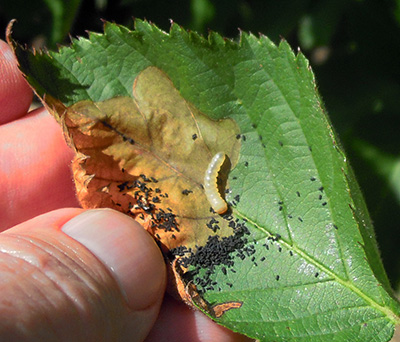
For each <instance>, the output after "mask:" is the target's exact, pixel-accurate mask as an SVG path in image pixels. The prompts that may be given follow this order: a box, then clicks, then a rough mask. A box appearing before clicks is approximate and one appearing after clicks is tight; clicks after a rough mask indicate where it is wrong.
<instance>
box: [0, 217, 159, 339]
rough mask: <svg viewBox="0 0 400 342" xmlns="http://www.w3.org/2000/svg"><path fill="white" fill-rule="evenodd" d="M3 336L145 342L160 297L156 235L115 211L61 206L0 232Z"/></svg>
mask: <svg viewBox="0 0 400 342" xmlns="http://www.w3.org/2000/svg"><path fill="white" fill-rule="evenodd" d="M0 272H1V276H0V288H1V294H2V295H1V298H2V300H0V322H1V324H0V340H1V341H3V340H7V341H33V340H35V341H44V342H45V341H128V340H129V341H142V340H143V339H144V336H146V335H147V333H148V331H149V330H150V328H151V326H152V325H153V323H154V321H155V319H156V317H157V314H158V311H159V307H160V305H161V301H162V298H163V293H164V288H165V282H166V272H165V265H164V261H163V258H162V255H161V253H160V250H159V249H158V247H157V245H156V244H155V242H154V240H153V239H152V238H151V237H150V236H149V234H148V233H147V232H146V231H145V230H144V229H143V228H142V227H141V226H140V225H139V224H138V223H136V222H135V221H133V220H132V219H131V218H129V217H128V216H126V215H123V214H121V213H118V212H116V211H113V210H107V209H105V210H104V209H103V210H101V209H99V210H89V211H85V212H83V211H82V210H81V209H62V210H57V211H54V212H51V213H48V214H46V215H42V216H39V217H37V218H35V219H32V220H30V221H27V222H25V223H23V224H20V225H18V226H16V227H14V228H11V229H9V230H7V231H5V232H3V233H1V234H0Z"/></svg>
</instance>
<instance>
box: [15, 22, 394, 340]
mask: <svg viewBox="0 0 400 342" xmlns="http://www.w3.org/2000/svg"><path fill="white" fill-rule="evenodd" d="M16 55H17V57H18V60H19V62H20V66H21V69H22V70H23V72H24V73H25V74H26V76H27V79H28V80H29V82H30V83H31V84H32V85H33V86H34V88H35V89H36V91H37V93H38V94H39V96H41V97H43V96H45V95H46V97H45V101H46V102H47V105H48V106H50V107H51V106H52V105H56V106H58V107H56V109H57V108H58V110H59V108H60V107H62V106H65V107H70V106H72V105H74V104H76V103H77V102H79V101H85V100H89V101H92V102H102V101H107V100H109V99H113V98H115V97H118V96H125V97H132V86H133V84H134V82H135V79H136V77H137V76H138V75H139V74H140V72H142V71H143V70H145V69H146V68H148V67H149V66H155V67H157V68H159V69H161V70H162V71H163V72H164V73H165V74H166V75H168V77H169V78H170V79H171V80H172V83H173V86H174V87H175V88H176V89H178V91H179V93H180V95H181V96H182V97H183V98H184V99H185V101H187V102H189V103H190V104H191V105H192V106H194V108H196V110H198V111H200V112H202V113H204V114H206V115H208V116H209V117H210V118H212V119H213V120H220V119H223V118H230V119H233V120H234V121H236V123H237V125H238V126H239V128H240V132H241V147H240V155H239V160H238V162H237V165H236V166H235V167H234V168H233V169H232V170H231V172H230V174H229V176H228V180H227V186H228V188H229V191H228V193H227V194H226V200H227V201H228V203H229V205H230V210H231V215H225V216H221V217H220V219H221V220H226V221H232V222H234V225H236V227H237V226H240V227H246V228H247V229H248V230H249V233H250V235H243V234H242V235H240V236H238V234H235V235H233V236H230V237H225V238H223V237H218V236H214V238H212V239H209V240H208V242H207V243H206V244H205V245H201V246H199V248H198V249H197V250H193V251H192V252H191V254H190V255H189V256H187V255H185V256H184V257H183V259H184V260H183V261H184V263H183V264H184V266H187V267H188V269H187V272H186V273H185V274H184V275H183V279H184V280H185V281H186V282H189V281H190V280H192V281H193V283H191V284H194V285H196V287H195V288H191V289H189V294H188V296H189V298H191V300H192V301H193V302H194V303H195V304H196V305H197V306H198V307H199V308H200V309H202V310H203V311H204V312H205V313H206V314H208V315H209V316H210V317H212V318H213V319H214V320H215V321H216V322H218V323H219V324H222V325H224V326H226V327H228V328H230V329H232V330H234V331H238V332H241V333H243V334H246V335H248V336H250V337H253V338H257V339H259V340H261V341H308V342H317V341H318V342H322V341H330V342H331V341H341V342H342V341H352V342H354V341H360V342H361V341H362V342H364V341H388V340H390V338H391V336H392V335H393V331H394V326H395V324H398V323H399V313H400V307H399V303H398V302H397V301H395V300H394V299H393V297H392V292H391V289H390V284H389V282H388V279H387V277H386V274H385V271H384V269H383V266H382V263H381V260H380V256H379V252H378V248H377V244H376V240H375V236H374V232H373V228H372V224H371V221H370V219H369V216H368V213H367V209H366V206H365V203H364V200H363V198H362V195H361V192H360V189H359V187H358V184H357V182H356V180H355V178H354V175H353V172H352V170H351V168H350V166H349V162H348V160H347V159H346V156H345V154H344V152H343V149H342V147H341V145H340V143H339V141H338V139H337V137H336V135H335V132H334V131H333V129H332V127H331V125H330V122H329V120H328V118H327V116H326V114H325V111H324V107H323V104H322V102H321V99H320V97H319V95H318V93H317V90H316V84H315V80H314V75H313V73H312V71H311V70H310V67H309V64H308V61H307V60H306V59H305V57H304V56H303V55H302V54H301V53H299V54H297V55H295V54H294V53H293V52H292V50H291V49H290V47H289V45H288V44H287V43H286V42H285V41H283V42H281V43H280V44H279V46H276V45H274V44H273V43H272V42H271V41H270V40H269V39H268V38H267V37H265V36H260V37H258V38H257V37H255V36H253V35H251V34H246V33H242V34H241V37H240V42H239V43H238V44H237V43H234V42H232V41H230V40H224V39H223V38H222V37H220V36H219V35H218V34H215V33H211V34H210V35H209V37H208V39H207V40H206V39H204V38H202V37H200V36H198V35H197V34H196V33H193V32H186V31H184V30H183V29H182V28H180V27H179V26H178V25H176V24H174V25H172V27H171V30H170V32H169V34H167V33H165V32H162V31H160V30H159V29H158V28H157V27H155V26H154V25H151V24H149V23H147V22H143V21H140V20H137V21H136V27H135V30H134V31H129V30H128V29H127V28H125V27H122V26H118V25H115V24H111V23H106V24H105V32H104V34H95V33H91V34H90V36H89V39H82V38H81V39H79V40H76V41H74V42H73V44H72V46H71V47H68V48H63V49H61V50H60V51H59V52H56V53H50V54H49V55H47V54H36V55H34V54H32V53H30V52H27V51H24V50H22V49H21V48H19V47H18V46H17V47H16ZM154 86H156V85H154ZM59 101H61V103H62V104H61V106H60V103H59ZM59 113H60V112H59ZM58 115H59V114H58ZM58 119H59V120H61V119H62V118H61V117H60V116H59V117H58ZM133 138H134V137H133ZM192 158H195V155H194V156H192ZM206 166H207V165H205V167H206ZM193 205H194V206H195V205H196V202H195V201H194V202H193ZM204 229H207V228H206V227H204ZM181 261H182V259H181ZM199 295H200V296H199Z"/></svg>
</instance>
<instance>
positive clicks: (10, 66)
mask: <svg viewBox="0 0 400 342" xmlns="http://www.w3.org/2000/svg"><path fill="white" fill-rule="evenodd" d="M32 96H33V93H32V90H31V88H30V87H29V85H28V83H27V82H26V80H25V79H24V77H23V76H22V74H21V72H20V70H19V69H18V66H17V61H16V59H15V57H14V55H13V53H12V51H11V49H10V47H9V46H8V45H7V43H6V42H4V41H2V40H0V125H1V124H4V123H7V122H10V121H13V120H15V119H17V118H20V117H21V116H23V115H25V114H26V113H27V111H28V109H29V106H30V104H31V102H32Z"/></svg>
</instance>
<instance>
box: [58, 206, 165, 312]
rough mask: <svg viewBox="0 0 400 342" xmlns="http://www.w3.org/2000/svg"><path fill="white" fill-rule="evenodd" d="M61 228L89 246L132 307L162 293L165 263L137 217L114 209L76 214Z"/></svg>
mask: <svg viewBox="0 0 400 342" xmlns="http://www.w3.org/2000/svg"><path fill="white" fill-rule="evenodd" d="M62 231H63V232H64V233H65V234H67V235H69V236H70V237H72V238H73V239H75V240H76V241H78V242H80V243H81V244H82V245H84V246H85V247H86V248H87V249H89V250H90V251H91V252H92V253H93V254H94V255H95V256H96V257H97V258H98V259H100V260H101V261H102V262H103V263H104V265H106V266H107V267H108V269H109V270H110V271H111V273H112V274H113V275H114V277H115V279H116V280H117V282H118V284H119V285H120V288H121V292H122V293H123V295H124V296H125V298H126V300H127V303H128V305H129V307H130V308H131V309H132V310H142V309H144V308H146V307H148V306H149V305H152V304H153V303H154V302H155V301H156V300H157V299H158V297H159V296H162V295H163V291H164V287H165V265H164V261H163V258H162V255H161V252H160V250H159V249H158V247H157V245H156V243H155V242H154V240H153V239H152V238H151V236H150V235H149V234H148V233H147V232H146V231H145V230H144V228H143V227H142V226H141V225H139V224H138V223H137V222H136V221H134V220H133V219H131V218H130V217H128V216H127V215H124V214H122V213H119V212H117V211H114V210H110V209H93V210H87V211H85V212H83V213H82V214H80V215H78V216H75V217H74V218H73V219H71V220H70V221H68V222H67V223H65V224H64V226H63V227H62Z"/></svg>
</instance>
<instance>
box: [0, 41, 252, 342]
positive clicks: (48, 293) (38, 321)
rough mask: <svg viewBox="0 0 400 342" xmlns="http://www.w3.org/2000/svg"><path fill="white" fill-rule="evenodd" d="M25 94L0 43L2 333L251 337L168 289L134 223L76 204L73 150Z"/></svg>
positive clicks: (72, 337) (150, 244)
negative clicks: (223, 324)
mask: <svg viewBox="0 0 400 342" xmlns="http://www.w3.org/2000/svg"><path fill="white" fill-rule="evenodd" d="M31 99H32V92H31V90H30V89H29V87H28V86H27V85H26V82H25V81H24V79H23V78H22V77H21V75H20V73H19V71H18V70H17V67H16V63H15V61H14V59H13V57H12V54H11V52H10V51H9V48H8V46H7V45H6V44H5V43H4V42H2V41H0V185H1V186H0V208H1V209H0V231H2V233H0V288H1V292H0V340H7V341H125V340H126V341H128V340H129V341H143V340H146V341H148V342H153V341H154V342H155V341H199V342H200V341H219V342H220V341H221V342H222V341H247V340H248V339H247V338H245V337H243V336H241V335H237V334H234V333H232V332H230V331H228V330H227V329H225V328H223V327H221V326H218V325H217V324H215V323H214V322H212V321H211V320H210V319H209V318H207V317H206V316H205V315H203V314H202V313H200V312H197V311H193V310H190V309H189V308H188V307H187V306H185V305H184V304H182V303H180V302H177V301H175V300H174V299H172V298H171V297H169V296H168V295H166V296H165V297H164V290H165V284H166V271H165V264H164V260H163V257H162V255H161V253H160V251H159V249H158V247H157V246H156V244H155V243H154V241H153V239H152V238H151V237H150V235H149V234H148V233H147V232H146V231H145V230H144V229H143V228H142V227H141V226H140V225H139V224H138V223H136V222H135V221H133V220H132V219H131V218H129V217H127V216H126V215H123V214H121V213H118V212H116V211H113V210H109V209H98V210H86V211H85V210H82V209H79V208H78V207H79V204H78V203H77V201H76V198H75V193H74V186H73V182H72V176H71V171H70V168H69V165H70V162H71V158H72V157H73V153H72V151H71V150H70V149H69V148H68V147H67V146H66V144H65V142H64V139H63V136H62V133H61V130H60V127H59V126H58V124H57V123H56V122H55V120H54V119H53V118H52V117H51V116H50V115H49V114H48V113H47V112H46V111H45V110H44V109H39V110H35V111H33V112H31V113H29V114H27V110H28V107H29V105H30V102H31ZM65 207H70V208H68V209H60V208H65ZM56 209H58V210H56ZM52 210H53V211H52ZM40 214H42V215H40ZM37 215H40V216H37ZM16 224H18V225H17V226H15V227H13V226H14V225H16ZM11 227H12V228H11ZM163 298H164V300H163ZM160 306H161V311H160V314H159V310H160Z"/></svg>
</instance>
